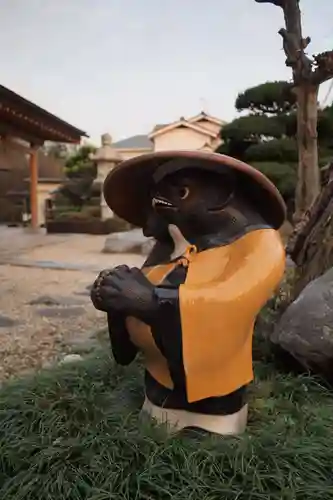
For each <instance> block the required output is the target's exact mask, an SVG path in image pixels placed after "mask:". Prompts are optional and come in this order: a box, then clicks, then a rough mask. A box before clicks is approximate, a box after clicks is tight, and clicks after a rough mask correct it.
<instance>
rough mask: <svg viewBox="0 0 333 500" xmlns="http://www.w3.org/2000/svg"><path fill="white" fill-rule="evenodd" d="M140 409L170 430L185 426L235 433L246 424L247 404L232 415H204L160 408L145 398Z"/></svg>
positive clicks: (221, 432) (240, 431)
mask: <svg viewBox="0 0 333 500" xmlns="http://www.w3.org/2000/svg"><path fill="white" fill-rule="evenodd" d="M142 411H143V412H144V413H146V414H148V415H149V416H150V417H151V418H153V419H154V420H156V422H157V423H159V424H164V425H166V426H167V427H168V430H169V431H170V432H177V431H180V430H182V429H184V428H185V427H199V428H200V429H204V430H206V431H209V432H213V433H216V434H221V435H237V434H242V433H243V432H244V431H245V428H246V424H247V411H248V405H247V404H246V405H245V406H243V408H242V409H241V410H239V411H238V412H237V413H233V414H232V415H204V414H202V413H193V412H189V411H185V410H171V409H168V408H160V407H159V406H156V405H154V404H153V403H151V402H150V401H149V399H147V398H145V401H144V403H143V406H142Z"/></svg>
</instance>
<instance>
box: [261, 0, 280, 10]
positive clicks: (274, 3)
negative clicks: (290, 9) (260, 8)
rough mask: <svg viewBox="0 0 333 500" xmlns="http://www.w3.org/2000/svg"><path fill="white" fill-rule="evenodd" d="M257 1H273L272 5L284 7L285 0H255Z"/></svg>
mask: <svg viewBox="0 0 333 500" xmlns="http://www.w3.org/2000/svg"><path fill="white" fill-rule="evenodd" d="M254 1H255V2H257V3H271V4H272V5H276V6H277V7H281V8H282V9H283V6H284V2H285V0H254Z"/></svg>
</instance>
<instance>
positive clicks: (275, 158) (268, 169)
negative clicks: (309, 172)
mask: <svg viewBox="0 0 333 500" xmlns="http://www.w3.org/2000/svg"><path fill="white" fill-rule="evenodd" d="M235 107H236V109H237V110H238V111H245V110H247V111H248V112H249V114H248V115H247V116H241V117H239V118H236V119H235V120H233V121H232V122H231V123H228V124H227V125H225V126H224V127H223V128H222V130H221V138H222V139H223V144H222V145H221V146H219V148H218V150H217V152H218V153H221V154H227V155H230V156H233V157H235V158H239V159H240V160H243V161H245V162H249V163H251V164H253V165H254V166H255V167H256V168H258V170H261V171H262V172H263V173H265V174H266V175H267V176H268V177H269V178H270V180H271V181H272V182H274V184H275V185H276V186H277V188H278V189H279V190H280V192H281V194H282V195H283V196H284V198H285V199H286V201H290V199H291V198H292V197H293V193H294V192H295V188H296V182H297V175H296V168H295V164H297V162H298V148H297V143H296V139H295V137H296V133H297V114H296V95H295V93H294V92H293V88H292V85H291V84H290V83H289V82H283V81H278V82H266V83H264V84H261V85H257V86H256V87H252V88H249V89H247V90H245V92H243V93H241V94H239V95H238V97H237V99H236V103H235ZM318 139H319V165H320V166H324V165H326V164H327V163H328V161H329V160H330V159H331V158H332V156H333V105H332V106H329V107H327V108H325V109H324V110H321V111H319V113H318Z"/></svg>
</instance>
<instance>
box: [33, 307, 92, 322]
mask: <svg viewBox="0 0 333 500" xmlns="http://www.w3.org/2000/svg"><path fill="white" fill-rule="evenodd" d="M37 313H38V314H39V315H40V316H45V317H46V318H64V319H65V318H71V317H74V316H81V315H82V314H84V313H85V309H84V308H83V307H57V308H44V309H39V310H38V311H37Z"/></svg>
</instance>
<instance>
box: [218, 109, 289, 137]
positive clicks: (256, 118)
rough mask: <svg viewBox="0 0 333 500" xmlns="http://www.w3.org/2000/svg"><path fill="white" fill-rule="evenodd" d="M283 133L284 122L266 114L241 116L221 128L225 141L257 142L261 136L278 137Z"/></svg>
mask: <svg viewBox="0 0 333 500" xmlns="http://www.w3.org/2000/svg"><path fill="white" fill-rule="evenodd" d="M284 134H285V127H284V123H283V122H282V121H280V120H278V119H276V117H270V116H266V115H249V116H241V117H240V118H236V119H235V120H233V121H232V122H231V123H228V124H227V125H224V126H223V128H222V130H221V138H222V139H223V140H226V141H228V140H233V141H248V142H257V141H259V140H261V139H262V138H263V137H275V138H277V139H279V138H281V137H282V136H283V135H284Z"/></svg>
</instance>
